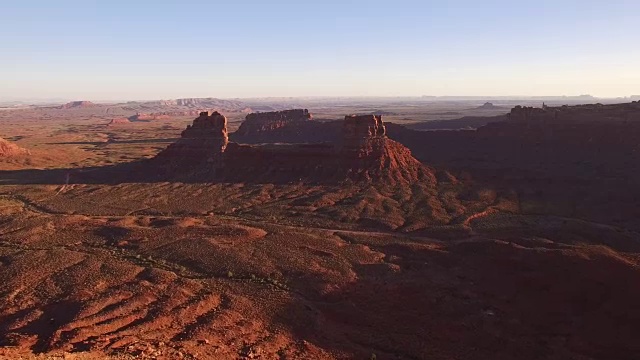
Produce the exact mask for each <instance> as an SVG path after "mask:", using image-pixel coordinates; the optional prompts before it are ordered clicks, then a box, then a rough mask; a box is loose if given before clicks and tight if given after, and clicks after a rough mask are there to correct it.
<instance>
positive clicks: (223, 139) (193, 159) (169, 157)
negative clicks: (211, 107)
mask: <svg viewBox="0 0 640 360" xmlns="http://www.w3.org/2000/svg"><path fill="white" fill-rule="evenodd" d="M228 143H229V136H228V133H227V118H226V117H225V116H224V115H222V114H220V113H219V112H217V111H215V112H213V113H209V112H207V111H205V112H201V113H200V116H199V117H198V118H196V119H195V120H193V124H192V125H188V126H187V128H186V129H185V130H184V131H183V132H182V134H181V137H180V139H179V140H178V141H177V142H175V143H173V144H171V145H170V146H169V147H167V148H166V149H165V150H163V151H162V152H160V153H159V154H158V155H157V156H156V159H159V160H162V161H166V162H168V163H170V164H173V165H178V166H180V167H184V168H189V167H191V168H193V167H195V168H198V167H201V166H202V167H203V170H208V169H207V167H208V166H211V165H213V167H214V168H217V167H219V166H220V165H221V164H222V153H223V152H224V150H225V149H226V148H227V144H228ZM207 164H209V165H207Z"/></svg>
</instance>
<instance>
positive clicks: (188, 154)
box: [155, 111, 435, 185]
mask: <svg viewBox="0 0 640 360" xmlns="http://www.w3.org/2000/svg"><path fill="white" fill-rule="evenodd" d="M298 114H301V115H303V116H306V115H307V114H308V113H307V112H306V111H305V112H301V113H298ZM280 115H282V114H280ZM270 118H271V119H277V118H278V116H277V115H273V114H272V115H270ZM296 121H297V120H296ZM341 135H342V140H341V141H338V142H333V143H315V144H313V143H307V144H262V145H241V144H238V143H228V144H227V139H228V138H227V132H226V119H225V118H224V116H222V115H220V114H219V113H213V114H212V115H208V114H207V113H203V114H202V115H201V116H200V117H199V118H198V119H196V120H194V123H193V125H192V126H189V127H188V128H187V129H186V130H185V131H184V132H183V133H182V137H181V139H180V140H178V142H176V143H175V144H172V145H171V146H169V147H168V148H167V149H166V150H164V151H163V152H161V153H160V154H159V155H158V156H157V157H156V160H155V161H165V162H167V161H168V162H169V163H170V164H173V167H174V169H173V170H172V174H175V175H178V176H181V177H185V179H186V178H190V179H194V177H197V176H208V180H214V181H229V182H268V183H281V182H298V181H301V182H306V183H339V182H342V181H346V180H351V181H356V182H359V181H366V182H381V183H384V184H387V185H395V184H400V183H402V184H409V183H414V182H418V181H423V182H427V183H432V182H435V178H434V176H433V173H432V172H431V171H430V170H429V169H427V168H426V167H425V166H423V165H422V164H421V163H420V162H419V161H418V160H416V159H415V158H413V156H411V152H410V151H409V149H407V148H406V147H404V146H403V145H402V144H399V143H397V142H395V141H393V140H390V139H388V138H387V137H386V135H385V126H384V123H383V122H382V118H381V117H380V116H374V115H365V116H355V115H354V116H347V117H345V120H344V122H343V124H342V133H341Z"/></svg>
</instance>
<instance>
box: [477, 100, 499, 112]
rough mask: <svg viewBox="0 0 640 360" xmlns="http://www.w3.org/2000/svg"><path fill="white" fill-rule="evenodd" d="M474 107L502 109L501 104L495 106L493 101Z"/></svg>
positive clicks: (479, 108)
mask: <svg viewBox="0 0 640 360" xmlns="http://www.w3.org/2000/svg"><path fill="white" fill-rule="evenodd" d="M476 109H477V110H499V109H502V107H501V106H495V105H493V103H490V102H486V103H484V104H482V105H481V106H478V107H477V108H476Z"/></svg>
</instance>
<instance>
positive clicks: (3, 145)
mask: <svg viewBox="0 0 640 360" xmlns="http://www.w3.org/2000/svg"><path fill="white" fill-rule="evenodd" d="M20 155H29V150H27V149H23V148H21V147H19V146H18V145H16V144H13V143H11V142H9V141H7V140H5V139H3V138H0V158H3V157H13V156H20Z"/></svg>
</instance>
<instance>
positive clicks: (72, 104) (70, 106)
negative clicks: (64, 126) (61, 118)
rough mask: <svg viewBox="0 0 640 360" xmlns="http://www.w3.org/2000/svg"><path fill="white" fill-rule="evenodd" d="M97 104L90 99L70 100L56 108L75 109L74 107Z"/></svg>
mask: <svg viewBox="0 0 640 360" xmlns="http://www.w3.org/2000/svg"><path fill="white" fill-rule="evenodd" d="M96 106H98V105H96V104H94V103H92V102H91V101H71V102H68V103H66V104H64V105H61V106H59V107H58V109H75V108H88V107H96Z"/></svg>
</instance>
